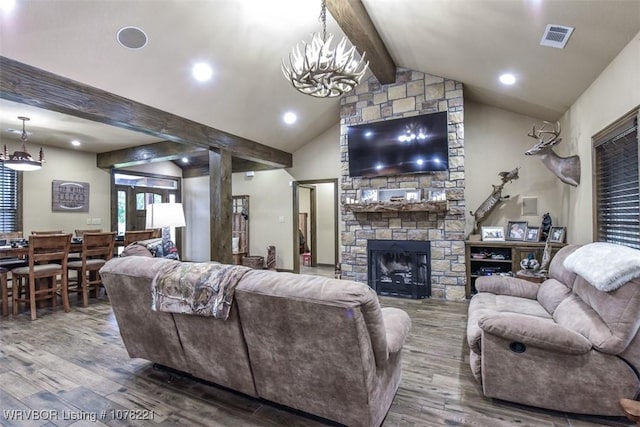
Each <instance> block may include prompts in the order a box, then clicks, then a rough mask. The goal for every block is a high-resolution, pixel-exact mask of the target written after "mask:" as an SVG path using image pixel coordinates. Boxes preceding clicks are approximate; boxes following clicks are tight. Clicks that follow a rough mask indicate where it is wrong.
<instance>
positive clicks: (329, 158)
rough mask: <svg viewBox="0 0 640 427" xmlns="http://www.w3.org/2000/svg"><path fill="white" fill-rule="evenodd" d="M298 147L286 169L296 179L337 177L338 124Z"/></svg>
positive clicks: (338, 164)
mask: <svg viewBox="0 0 640 427" xmlns="http://www.w3.org/2000/svg"><path fill="white" fill-rule="evenodd" d="M338 120H339V117H336V124H335V126H333V127H331V128H330V129H328V130H327V131H326V132H324V133H323V134H321V135H320V136H318V137H317V138H315V139H313V140H312V141H310V142H309V143H307V144H305V145H304V146H302V147H300V149H298V150H297V151H296V152H295V153H293V167H291V168H289V169H287V171H288V172H289V173H290V174H291V176H293V177H294V178H295V180H296V181H304V180H310V179H328V178H339V177H340V175H341V173H340V124H339V122H338Z"/></svg>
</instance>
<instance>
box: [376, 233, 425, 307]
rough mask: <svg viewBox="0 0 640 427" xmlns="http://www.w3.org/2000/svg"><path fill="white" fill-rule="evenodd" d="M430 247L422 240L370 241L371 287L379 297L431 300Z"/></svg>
mask: <svg viewBox="0 0 640 427" xmlns="http://www.w3.org/2000/svg"><path fill="white" fill-rule="evenodd" d="M430 250H431V244H430V242H428V241H426V242H424V241H420V240H368V241H367V255H368V256H367V257H368V262H367V265H368V267H369V268H368V275H369V277H368V283H369V286H370V287H372V288H373V289H374V290H375V291H376V293H377V294H379V295H391V296H400V297H406V298H413V299H421V298H427V297H430V296H431V252H430Z"/></svg>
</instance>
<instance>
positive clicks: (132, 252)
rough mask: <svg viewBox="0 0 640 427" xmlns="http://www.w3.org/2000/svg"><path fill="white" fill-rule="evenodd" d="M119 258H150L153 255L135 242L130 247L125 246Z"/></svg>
mask: <svg viewBox="0 0 640 427" xmlns="http://www.w3.org/2000/svg"><path fill="white" fill-rule="evenodd" d="M120 256H121V257H122V256H146V257H152V256H153V254H152V253H151V251H150V250H149V249H147V248H146V247H145V246H143V245H139V244H138V243H137V242H133V243H131V244H130V245H127V247H126V248H124V250H123V251H122V253H121V254H120Z"/></svg>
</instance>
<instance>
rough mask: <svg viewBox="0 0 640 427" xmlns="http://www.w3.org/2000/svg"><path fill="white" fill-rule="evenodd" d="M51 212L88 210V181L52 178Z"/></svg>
mask: <svg viewBox="0 0 640 427" xmlns="http://www.w3.org/2000/svg"><path fill="white" fill-rule="evenodd" d="M51 210H52V211H53V212H89V183H88V182H75V181H59V180H53V185H52V193H51Z"/></svg>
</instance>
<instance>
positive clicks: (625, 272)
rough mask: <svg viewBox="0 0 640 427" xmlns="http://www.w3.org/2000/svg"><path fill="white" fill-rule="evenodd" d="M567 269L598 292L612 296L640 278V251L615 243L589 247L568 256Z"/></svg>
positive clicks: (565, 264) (597, 244)
mask: <svg viewBox="0 0 640 427" xmlns="http://www.w3.org/2000/svg"><path fill="white" fill-rule="evenodd" d="M564 267H565V268H566V269H567V270H570V271H572V272H574V273H576V274H578V275H579V276H582V277H583V278H584V279H586V280H587V281H588V282H589V283H590V284H591V285H593V286H594V287H595V288H596V289H598V290H600V291H604V292H611V291H614V290H616V289H618V288H619V287H620V286H622V285H624V284H625V283H627V282H628V281H630V280H633V279H635V278H637V277H640V251H639V250H636V249H632V248H630V247H627V246H622V245H615V244H612V243H604V242H596V243H590V244H588V245H584V246H582V247H580V248H578V249H576V250H575V251H574V252H573V253H572V254H571V255H569V256H567V258H566V259H565V260H564Z"/></svg>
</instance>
